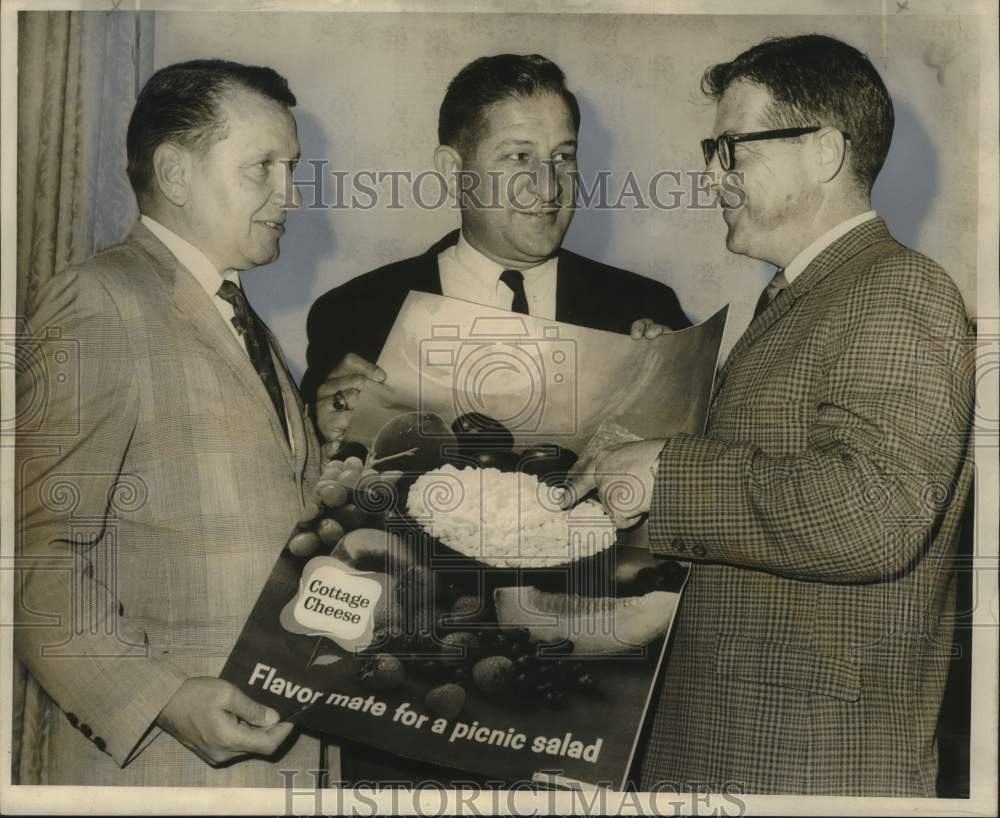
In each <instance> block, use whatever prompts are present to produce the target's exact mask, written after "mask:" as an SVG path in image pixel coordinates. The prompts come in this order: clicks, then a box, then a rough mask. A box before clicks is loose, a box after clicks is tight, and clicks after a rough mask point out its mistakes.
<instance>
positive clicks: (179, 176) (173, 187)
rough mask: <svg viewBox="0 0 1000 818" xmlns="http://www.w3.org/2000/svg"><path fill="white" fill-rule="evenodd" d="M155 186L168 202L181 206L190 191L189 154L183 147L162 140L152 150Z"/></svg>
mask: <svg viewBox="0 0 1000 818" xmlns="http://www.w3.org/2000/svg"><path fill="white" fill-rule="evenodd" d="M153 176H154V177H155V180H156V187H157V189H158V190H159V191H160V195H162V196H163V198H165V199H166V200H167V201H168V202H170V203H171V204H173V205H176V206H177V207H183V206H184V205H185V204H186V203H187V200H188V196H189V195H190V193H191V156H190V154H189V153H188V152H187V151H185V150H184V149H183V148H180V147H178V146H177V145H173V144H171V143H170V142H163V143H161V144H160V145H158V146H157V147H156V150H155V151H153Z"/></svg>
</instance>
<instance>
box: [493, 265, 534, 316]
mask: <svg viewBox="0 0 1000 818" xmlns="http://www.w3.org/2000/svg"><path fill="white" fill-rule="evenodd" d="M500 280H501V281H502V282H503V283H504V284H506V285H507V286H508V287H510V289H511V290H512V291H513V293H514V301H513V303H512V304H511V305H510V310H511V312H519V313H522V314H524V315H527V314H528V296H527V295H526V294H525V292H524V273H522V272H521V271H520V270H504V271H503V272H502V273H501V274H500Z"/></svg>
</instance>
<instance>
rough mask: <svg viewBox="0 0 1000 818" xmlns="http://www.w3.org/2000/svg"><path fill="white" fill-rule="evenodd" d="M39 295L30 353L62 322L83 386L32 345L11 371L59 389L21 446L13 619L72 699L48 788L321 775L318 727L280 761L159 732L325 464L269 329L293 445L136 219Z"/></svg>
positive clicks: (234, 350) (194, 295) (205, 666)
mask: <svg viewBox="0 0 1000 818" xmlns="http://www.w3.org/2000/svg"><path fill="white" fill-rule="evenodd" d="M36 303H37V304H38V308H37V309H36V310H35V312H34V314H33V315H32V316H31V317H30V320H29V324H30V328H31V330H32V331H33V333H34V334H33V336H32V338H31V340H29V341H28V342H27V343H26V344H25V348H26V349H27V350H29V351H30V350H31V347H32V343H34V342H39V343H38V345H39V346H40V344H41V343H45V341H44V339H45V338H46V337H47V336H46V333H49V332H50V331H51V330H53V329H55V330H57V331H58V332H59V334H60V339H61V341H62V342H68V343H70V344H72V345H74V346H75V349H76V350H77V353H76V354H77V358H78V363H79V384H80V390H79V392H78V393H77V394H73V392H72V390H66V389H61V388H59V385H58V384H56V382H55V381H54V380H53V379H54V378H56V377H59V374H60V372H62V371H63V370H61V369H60V368H59V367H56V366H51V365H49V366H46V365H44V356H41V355H36V356H28V359H29V361H30V362H33V363H34V365H28V366H25V367H24V370H23V371H22V372H19V375H18V387H19V399H20V400H21V401H22V402H24V401H28V400H29V397H30V394H31V393H37V390H38V389H39V388H44V389H45V393H46V394H47V395H48V396H49V401H48V404H47V405H46V406H45V419H44V422H43V423H41V424H40V425H39V427H38V428H37V429H36V430H30V429H24V430H19V436H18V441H17V492H18V493H17V503H18V509H17V510H18V524H17V531H18V539H19V541H18V554H19V557H18V564H19V568H20V569H21V576H23V577H24V582H23V590H22V592H21V593H20V594H19V598H18V603H19V607H18V610H20V611H24V612H25V613H24V614H22V615H21V616H20V617H19V619H20V620H21V621H22V622H24V623H25V627H21V628H19V629H17V631H16V632H15V646H16V649H17V651H18V655H19V657H20V658H21V660H22V661H23V662H24V663H25V664H26V665H27V666H28V667H29V669H30V670H31V672H32V673H33V674H34V675H35V677H36V678H37V679H38V680H39V681H40V683H41V684H42V686H43V687H44V688H45V690H46V691H47V692H48V694H49V695H50V696H51V697H52V699H53V700H54V701H55V702H56V703H57V704H58V707H59V708H61V709H62V710H63V711H64V712H65V713H66V718H63V716H62V715H57V717H56V718H54V719H52V720H51V722H52V734H51V736H50V742H49V746H50V747H51V756H50V758H49V764H48V767H49V781H48V783H53V784H54V783H70V784H150V785H153V784H156V785H173V784H188V785H212V784H220V785H221V784H226V785H231V786H254V785H270V786H281V785H282V783H283V780H282V779H281V778H280V776H278V774H277V770H278V769H279V768H280V767H288V768H293V769H295V768H298V769H316V768H317V767H318V766H319V743H318V741H317V740H316V739H313V738H310V737H302V738H300V739H299V740H298V741H297V742H295V743H294V745H293V746H292V747H291V749H290V750H289V751H288V754H287V755H286V756H285V758H284V759H283V760H282V762H281V763H280V764H272V763H268V762H263V761H248V762H244V763H238V764H235V765H233V766H232V767H229V768H226V769H219V770H216V769H212V768H210V767H209V766H208V765H206V764H205V763H204V762H202V761H201V760H200V759H198V758H197V757H196V756H195V755H194V754H193V753H191V752H190V751H189V750H187V749H185V748H184V747H182V746H181V745H180V744H179V743H178V742H177V741H175V740H174V738H173V737H172V736H170V735H169V734H166V733H160V732H159V731H158V730H156V729H155V728H154V729H153V730H152V731H149V728H150V726H151V724H152V723H153V721H154V720H155V718H156V716H157V714H158V712H159V711H160V710H161V709H162V707H163V706H164V705H165V704H166V703H167V701H168V700H169V699H170V697H171V696H172V695H173V693H174V692H175V691H176V689H177V688H178V687H179V686H180V684H181V683H182V682H183V681H184V679H186V678H188V677H189V676H195V675H209V676H215V675H218V673H219V671H220V670H221V668H222V666H223V664H224V662H225V659H226V656H227V655H228V653H229V651H230V649H231V647H232V645H233V644H234V642H235V640H236V638H237V636H238V635H239V632H240V630H241V628H242V626H243V623H244V621H245V619H246V617H247V615H248V614H249V612H250V609H251V607H252V605H253V603H254V601H255V600H256V597H257V594H258V593H259V591H260V588H261V587H262V586H263V584H264V582H265V580H266V578H267V576H268V574H269V573H270V570H271V568H272V566H273V564H274V561H275V559H276V558H277V555H278V553H279V552H280V550H281V548H282V546H283V544H284V542H285V540H286V539H287V537H288V533H289V531H290V530H291V529H292V526H293V525H294V521H295V518H296V517H297V515H298V513H299V510H300V509H301V507H302V505H303V502H304V500H303V498H304V497H305V496H307V492H308V490H309V484H310V483H311V482H312V481H313V480H315V478H316V476H317V474H318V461H319V451H318V444H317V442H316V440H315V438H314V436H313V432H312V429H311V427H310V425H309V424H308V423H306V422H304V420H303V408H302V406H301V403H300V402H299V398H298V394H297V392H296V390H295V387H294V385H293V383H292V381H291V379H290V377H289V375H288V372H287V370H286V369H285V365H284V360H283V357H282V356H281V353H280V350H278V348H277V345H276V343H275V341H274V339H273V337H271V338H270V342H271V345H272V350H273V358H274V362H275V368H276V372H277V376H278V379H279V380H280V382H281V388H282V391H283V395H284V401H285V405H286V406H288V407H289V408H290V409H291V411H290V412H289V418H290V420H291V428H290V430H289V431H290V433H291V434H292V435H293V439H294V443H295V446H294V454H293V450H292V448H290V447H289V445H288V442H287V440H286V439H285V436H284V431H283V429H282V425H281V423H280V422H279V420H278V418H277V417H276V415H275V411H274V406H273V405H272V403H271V400H270V397H269V395H268V393H267V391H266V389H265V388H264V385H263V384H262V382H261V380H260V378H259V377H258V376H257V373H256V371H255V370H254V368H253V365H252V364H251V362H250V360H249V358H248V357H247V354H246V352H245V351H244V350H243V349H242V347H241V346H240V343H239V341H238V340H237V339H236V338H235V337H234V336H233V334H232V332H231V331H230V330H229V328H228V327H227V326H226V325H225V322H224V320H223V318H222V317H221V316H220V315H219V314H218V312H217V311H216V310H215V308H214V306H213V305H212V303H211V300H210V298H209V297H208V296H207V295H206V294H205V292H204V290H202V289H201V287H200V285H199V284H198V283H197V282H196V281H195V279H194V278H193V276H191V275H190V273H188V272H187V270H185V269H184V268H183V267H182V266H181V265H179V264H178V263H177V261H176V260H175V259H174V257H173V256H172V255H171V254H170V253H169V251H168V250H167V249H166V248H165V247H164V246H163V245H162V244H161V243H160V242H159V241H158V240H157V239H156V238H155V237H153V235H152V234H151V233H150V232H149V231H148V230H147V229H146V228H145V227H144V226H142V225H141V224H139V225H137V226H136V227H135V228H134V229H133V231H132V233H131V234H130V235H129V237H128V239H127V240H126V241H125V242H124V243H122V244H119V245H116V246H114V247H112V248H110V249H108V250H107V251H105V252H103V253H101V254H99V255H97V256H95V257H94V258H92V259H90V260H89V261H87V262H85V263H84V264H82V265H80V266H77V267H75V268H71V269H69V270H67V271H66V272H64V273H62V274H60V275H59V276H57V277H55V278H54V279H53V280H52V281H51V282H49V283H48V285H47V286H46V288H45V290H44V291H43V292H41V293H40V295H39V297H38V299H37V302H36ZM60 432H66V433H65V434H61V433H60ZM28 624H31V625H32V626H31V627H28V626H27V625H28ZM147 731H149V732H147ZM95 745H96V746H95ZM101 750H104V752H101ZM105 753H106V754H105ZM122 765H125V766H124V769H122Z"/></svg>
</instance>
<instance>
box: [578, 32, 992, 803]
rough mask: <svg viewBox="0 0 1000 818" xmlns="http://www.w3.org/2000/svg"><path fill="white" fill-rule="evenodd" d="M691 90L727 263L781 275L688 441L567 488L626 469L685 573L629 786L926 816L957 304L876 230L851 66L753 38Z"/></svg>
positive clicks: (884, 98)
mask: <svg viewBox="0 0 1000 818" xmlns="http://www.w3.org/2000/svg"><path fill="white" fill-rule="evenodd" d="M703 85H704V88H705V90H706V92H707V93H708V94H709V95H710V96H711V97H712V98H713V99H714V100H715V101H716V102H717V103H718V108H717V113H716V120H715V129H714V131H713V135H712V137H711V138H710V139H706V140H705V141H704V144H703V148H704V151H705V159H706V161H707V162H708V163H709V168H710V170H715V171H718V170H722V171H736V172H738V173H739V174H740V180H741V181H740V184H739V187H738V188H734V189H732V190H727V188H725V187H722V188H720V189H719V191H718V193H719V196H720V198H721V200H722V201H721V204H722V206H723V217H724V219H725V223H726V227H727V231H728V232H727V237H726V246H727V247H728V248H729V250H731V251H732V252H734V253H740V254H742V255H747V256H750V257H752V258H756V259H760V260H762V261H767V262H769V263H771V264H774V265H775V266H776V267H777V268H779V269H778V272H777V273H776V274H775V278H774V281H772V283H771V285H769V286H768V288H767V289H766V290H765V292H764V293H762V295H761V299H760V302H759V305H758V312H757V315H756V317H755V318H754V319H753V321H752V322H751V324H750V326H749V328H748V329H747V331H746V333H745V334H744V335H743V337H742V338H741V339H740V340H739V341H738V342H737V344H736V346H735V347H734V348H733V350H732V352H731V353H730V355H729V358H728V360H727V361H726V363H725V366H724V367H723V368H722V371H721V372H720V373H719V377H718V379H717V382H716V391H715V395H714V397H713V401H712V406H711V411H710V416H709V421H708V425H707V428H706V431H705V434H704V435H703V436H698V435H687V434H679V435H676V436H674V437H672V438H670V439H668V440H666V441H664V440H648V441H640V442H636V443H630V444H626V445H624V446H621V447H616V448H613V449H609V450H608V451H606V452H604V453H602V454H600V455H599V456H598V457H596V458H595V459H594V460H593V461H592V462H591V463H590V464H589V465H586V466H581V469H580V474H579V475H578V476H577V477H576V478H575V486H573V488H574V489H575V491H574V494H575V496H576V497H579V496H582V495H583V494H585V493H586V492H587V491H588V490H590V489H591V488H597V490H598V492H599V493H600V494H601V496H602V498H604V499H608V498H607V496H606V495H607V490H608V487H609V483H610V482H611V481H610V480H609V478H608V477H607V476H606V475H614V479H616V480H617V479H620V475H621V474H622V473H625V472H627V473H632V474H633V475H635V476H636V477H637V478H638V479H639V480H641V481H642V482H643V484H644V489H645V497H646V498H647V503H646V509H647V510H650V519H649V531H650V543H651V549H652V551H653V553H655V554H659V555H663V556H670V557H680V558H684V559H691V560H693V561H694V563H695V564H694V568H693V570H692V572H691V575H690V579H689V582H688V585H687V588H686V591H685V596H684V599H683V601H682V602H681V605H680V607H679V609H678V618H677V620H676V624H675V631H674V641H673V645H672V649H671V654H670V658H669V660H668V663H667V667H666V671H665V678H664V684H663V688H662V693H661V695H660V698H659V701H658V702H656V703H655V705H654V709H653V714H652V726H651V733H650V739H649V743H648V746H647V748H646V752H645V763H644V765H643V768H642V785H643V789H650V788H663V787H665V786H672V787H673V788H679V789H681V790H689V789H696V788H697V789H703V788H706V787H707V788H710V789H713V790H717V791H718V790H722V791H730V792H731V791H733V790H739V791H742V792H753V793H765V792H771V793H811V794H836V795H873V796H874V795H884V796H933V795H934V794H935V779H936V776H937V753H936V747H935V727H936V723H937V719H938V713H939V711H940V707H941V699H942V691H943V688H944V684H945V678H946V675H947V672H948V664H949V658H950V653H951V639H952V626H951V624H950V618H949V613H950V612H951V611H952V610H953V606H954V600H955V588H956V583H955V574H954V572H953V571H952V570H951V559H952V557H953V556H954V552H955V547H956V541H957V537H958V531H959V523H960V520H961V516H962V509H963V506H964V504H965V501H966V497H967V495H968V491H969V485H970V482H971V479H972V471H973V464H972V461H971V457H970V456H968V454H967V446H968V439H969V428H970V418H971V407H972V401H971V394H972V383H971V377H972V371H973V369H974V346H973V344H972V343H971V341H972V338H971V336H970V334H969V327H968V320H967V317H966V313H965V308H964V305H963V303H962V298H961V296H960V295H959V292H958V290H957V288H956V287H955V285H954V283H953V282H952V281H951V279H950V278H949V277H948V276H947V275H946V274H945V272H944V271H943V270H942V269H941V268H940V267H939V266H938V265H936V264H935V263H934V262H933V261H931V260H930V259H929V258H927V257H926V256H923V255H921V254H920V253H917V252H914V251H913V250H910V249H908V248H906V247H903V246H901V245H900V244H898V243H897V242H896V241H894V240H893V238H892V236H891V235H890V234H889V231H888V229H887V228H886V225H885V222H884V221H882V219H880V218H878V216H876V214H875V213H874V212H873V211H872V210H871V199H870V194H871V188H872V184H873V183H874V181H875V178H876V176H877V175H878V172H879V170H880V169H881V167H882V164H883V162H884V160H885V157H886V154H887V153H888V150H889V142H890V139H891V137H892V129H893V119H894V117H893V108H892V101H891V100H890V98H889V95H888V92H887V91H886V88H885V85H884V84H883V83H882V80H881V78H880V77H879V75H878V72H877V71H876V70H875V68H874V67H873V66H872V64H871V63H870V62H869V60H868V59H867V58H866V57H865V56H864V55H863V54H861V53H860V52H858V51H857V50H855V49H854V48H852V47H850V46H848V45H846V44H845V43H842V42H839V41H837V40H834V39H832V38H830V37H823V36H819V35H808V36H801V37H792V38H781V39H776V40H768V41H766V42H764V43H761V44H760V45H758V46H755V47H754V48H751V49H750V50H748V51H747V52H745V53H743V54H741V55H739V56H738V57H736V59H734V60H733V61H732V62H727V63H723V64H721V65H717V66H714V67H713V68H711V69H709V70H708V72H707V73H706V74H705V78H704V81H703ZM731 178H735V177H731ZM637 510H639V511H641V510H642V509H641V508H640V509H637Z"/></svg>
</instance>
